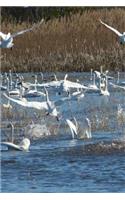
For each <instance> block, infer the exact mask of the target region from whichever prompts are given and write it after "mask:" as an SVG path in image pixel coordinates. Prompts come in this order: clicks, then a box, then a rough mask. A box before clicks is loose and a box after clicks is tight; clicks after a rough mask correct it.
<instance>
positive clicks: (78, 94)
mask: <svg viewBox="0 0 125 200" xmlns="http://www.w3.org/2000/svg"><path fill="white" fill-rule="evenodd" d="M41 22H43V20H42V21H41ZM100 23H101V24H103V25H104V26H105V27H107V28H108V29H110V30H112V31H113V32H115V33H116V34H117V35H118V36H119V38H120V43H121V44H124V43H125V33H123V34H121V33H120V32H118V31H117V30H116V29H114V28H112V27H111V26H109V25H107V24H105V23H104V22H102V21H101V20H100ZM34 27H36V26H35V25H34V26H33V27H32V28H29V29H26V30H23V31H20V32H17V33H14V34H12V35H11V34H10V33H8V34H4V33H2V32H0V37H1V38H2V41H0V48H12V47H13V45H14V44H13V38H14V37H16V36H19V35H22V34H24V33H26V32H29V31H32V30H33V29H34ZM34 77H35V80H34V83H30V82H26V81H25V80H24V78H23V76H22V75H20V74H17V73H16V80H13V74H12V73H11V70H10V71H9V73H8V74H7V73H4V74H1V76H0V89H1V91H4V92H3V96H4V97H5V98H6V99H7V100H8V103H7V104H5V103H3V104H2V106H3V107H4V108H5V109H8V108H9V109H12V108H13V107H12V105H11V103H10V102H13V103H15V104H18V105H20V106H21V107H25V108H34V109H36V110H41V111H42V110H43V111H45V114H46V116H47V115H50V116H51V117H54V118H55V119H56V120H57V121H60V120H64V121H65V122H66V124H67V125H68V126H69V128H70V131H71V135H72V138H73V139H74V138H79V139H84V138H88V139H90V138H92V134H91V121H90V120H89V119H88V117H86V118H85V121H86V125H87V126H86V128H85V129H84V130H83V134H81V133H80V131H79V123H78V122H77V120H76V118H75V116H72V119H68V118H64V117H63V116H62V115H61V113H60V112H59V111H58V106H61V105H62V104H63V103H64V102H66V101H67V102H70V101H72V100H78V101H79V100H81V99H83V98H85V95H86V94H87V93H90V92H91V93H96V94H97V95H99V96H101V95H103V96H109V95H110V92H109V89H108V86H109V84H110V86H111V87H113V88H120V89H123V90H125V82H119V73H118V80H117V82H116V83H114V82H112V80H113V77H111V76H109V75H108V71H105V72H103V70H102V68H101V70H100V72H99V71H93V69H91V74H90V81H91V83H90V84H88V85H85V84H83V83H80V81H79V80H76V82H73V81H70V80H68V78H69V77H68V74H66V75H65V76H64V78H63V79H62V80H58V79H57V77H56V75H55V74H54V79H55V80H53V81H48V82H44V80H43V74H42V73H41V80H42V83H39V82H38V80H37V75H35V76H34ZM32 88H33V89H32ZM50 90H53V92H55V96H56V97H58V98H57V99H56V100H54V101H52V100H51V99H50V95H49V92H50ZM35 97H40V98H41V99H42V98H44V100H41V101H37V100H36V101H35V100H34V98H35ZM29 98H31V99H32V98H33V100H31V99H30V100H29ZM9 126H11V133H12V139H11V142H1V144H3V145H6V146H7V147H8V148H9V149H15V150H21V151H22V150H23V151H24V150H28V149H29V147H30V140H29V139H28V138H24V139H23V140H22V141H21V142H20V143H19V144H18V145H17V144H14V140H13V133H14V126H13V124H12V123H9Z"/></svg>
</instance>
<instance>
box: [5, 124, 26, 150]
mask: <svg viewBox="0 0 125 200" xmlns="http://www.w3.org/2000/svg"><path fill="white" fill-rule="evenodd" d="M8 127H11V142H1V145H5V146H7V147H8V149H9V150H16V151H28V150H29V147H30V140H29V139H28V138H24V139H23V140H22V141H21V142H20V143H19V144H18V145H17V144H14V143H13V142H14V137H13V136H14V125H13V124H12V122H10V123H9V125H8Z"/></svg>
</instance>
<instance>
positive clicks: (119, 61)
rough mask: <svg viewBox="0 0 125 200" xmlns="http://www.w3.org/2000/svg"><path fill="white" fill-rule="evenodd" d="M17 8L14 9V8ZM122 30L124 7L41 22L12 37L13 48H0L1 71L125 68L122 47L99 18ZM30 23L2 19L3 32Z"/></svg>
mask: <svg viewBox="0 0 125 200" xmlns="http://www.w3.org/2000/svg"><path fill="white" fill-rule="evenodd" d="M17 9H18V8H17ZM100 18H101V19H102V20H103V21H104V22H106V23H108V24H109V25H111V26H113V27H115V28H116V29H118V30H119V31H121V32H123V31H124V28H125V20H124V19H125V9H124V8H111V9H107V8H103V9H97V10H96V9H93V10H85V11H84V12H83V13H82V14H80V13H77V14H74V15H72V16H70V18H67V17H62V18H61V19H52V20H49V21H48V22H44V23H43V24H42V25H40V27H39V28H37V29H36V30H35V31H34V32H29V33H26V34H24V35H22V36H20V37H17V38H15V40H14V44H15V45H14V48H13V50H12V51H11V50H10V49H2V55H3V58H2V63H1V64H2V65H1V66H2V71H8V70H9V69H10V68H11V69H12V70H13V71H16V72H30V71H34V72H35V71H89V70H90V68H94V69H95V68H96V69H98V68H100V65H103V66H104V68H106V69H109V70H113V71H114V70H117V69H119V70H121V71H123V70H125V59H124V57H125V49H124V46H121V45H120V44H119V43H118V41H117V39H118V38H117V36H115V34H114V33H112V32H111V31H110V30H108V29H106V28H105V27H104V26H103V25H102V24H100V22H99V19H100ZM30 26H31V24H27V23H25V22H23V23H18V24H16V23H12V22H4V21H3V23H2V25H1V29H2V31H3V32H6V33H7V32H12V33H13V32H16V31H19V30H22V29H25V28H27V27H30Z"/></svg>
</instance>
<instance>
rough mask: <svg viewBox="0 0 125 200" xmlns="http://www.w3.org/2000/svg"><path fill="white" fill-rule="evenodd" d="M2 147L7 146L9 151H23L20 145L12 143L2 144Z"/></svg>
mask: <svg viewBox="0 0 125 200" xmlns="http://www.w3.org/2000/svg"><path fill="white" fill-rule="evenodd" d="M1 145H5V146H7V147H8V149H12V150H18V151H21V148H20V147H19V146H18V145H16V144H13V143H11V142H1Z"/></svg>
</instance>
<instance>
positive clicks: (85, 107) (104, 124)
mask: <svg viewBox="0 0 125 200" xmlns="http://www.w3.org/2000/svg"><path fill="white" fill-rule="evenodd" d="M79 75H80V80H81V82H82V81H83V82H84V81H85V82H86V83H87V82H88V77H89V75H88V74H84V73H81V74H70V76H71V77H72V79H73V78H74V77H75V78H76V76H78V77H79ZM61 76H62V77H63V74H61V75H60V77H61ZM123 77H124V74H123ZM109 90H110V93H111V95H110V97H99V96H97V95H96V94H86V95H85V97H84V99H83V100H81V101H80V102H76V101H72V102H70V104H68V103H67V102H65V103H64V104H63V105H61V106H59V108H58V110H59V111H60V112H61V113H62V115H63V116H64V117H66V116H67V117H69V118H70V117H72V115H74V116H76V118H77V120H78V121H80V122H81V126H82V124H83V121H84V118H85V116H87V117H88V118H89V119H90V120H91V122H92V136H93V137H92V139H89V140H78V139H74V140H72V138H71V134H70V130H69V128H68V127H67V126H66V124H65V123H64V121H61V122H59V123H60V127H59V129H58V131H57V134H55V135H52V136H49V137H46V138H43V139H42V138H40V139H37V140H32V141H31V147H30V151H29V152H16V151H6V150H5V151H2V154H1V172H2V173H1V183H2V188H1V191H2V192H26V193H27V192H34V193H36V192H40V193H42V192H48V193H50V192H66V193H69V192H76V193H77V192H80V193H83V192H89V193H90V192H125V159H124V156H125V142H124V135H123V132H124V121H122V122H121V121H120V122H118V119H117V117H116V113H117V106H118V104H119V103H120V104H121V105H122V107H123V108H124V106H125V104H124V92H123V91H121V90H120V91H119V90H113V89H112V88H109ZM50 98H51V99H54V98H55V96H54V93H53V92H52V93H51V96H50ZM2 100H3V99H2ZM13 105H15V104H13ZM16 108H17V109H18V110H19V111H20V110H21V109H22V108H21V107H19V106H17V105H15V107H14V108H13V109H16ZM71 111H72V112H71ZM33 112H34V110H33V111H32V110H29V112H28V113H26V115H25V117H26V118H27V119H28V118H29V121H30V120H31V118H34V116H33ZM42 116H43V115H42ZM20 117H21V116H18V118H20ZM40 117H41V115H40ZM2 120H3V121H2V123H3V124H4V123H5V121H6V120H7V119H4V114H3V119H2ZM12 120H13V122H15V121H14V120H17V118H16V117H15V116H12ZM35 120H36V121H37V122H39V123H40V120H41V118H40V119H35ZM22 122H23V123H22ZM44 122H45V123H46V125H47V128H49V130H50V131H52V126H51V124H52V123H53V124H54V126H55V127H56V128H57V125H58V122H56V121H55V120H54V119H52V118H51V117H49V118H45V119H44ZM20 123H21V125H20V127H21V128H24V125H26V124H27V123H28V122H26V120H25V119H23V118H22V119H21V122H20ZM15 125H16V128H17V130H16V133H17V132H18V131H19V129H18V128H19V127H18V126H19V121H18V120H17V121H16V122H15ZM56 128H55V129H56ZM6 131H8V133H9V132H10V131H9V130H6V129H5V128H2V135H1V136H2V140H4V135H5V132H6ZM16 133H15V134H16ZM20 134H21V132H20Z"/></svg>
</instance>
